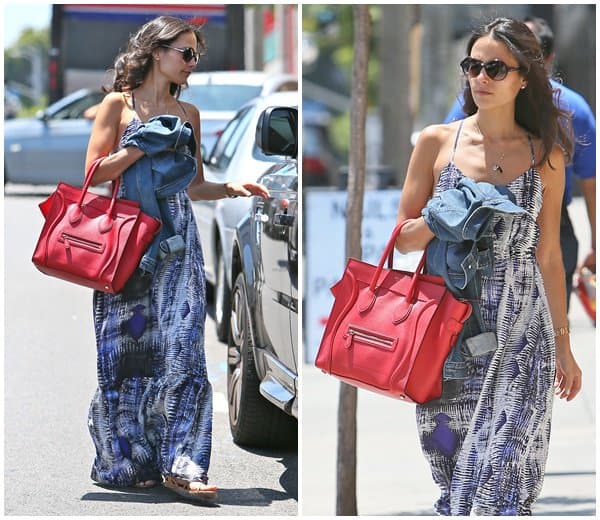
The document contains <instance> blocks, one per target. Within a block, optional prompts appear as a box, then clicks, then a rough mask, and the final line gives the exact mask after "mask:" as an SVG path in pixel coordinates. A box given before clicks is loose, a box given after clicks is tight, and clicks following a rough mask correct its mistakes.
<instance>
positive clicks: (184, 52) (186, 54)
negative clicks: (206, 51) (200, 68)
mask: <svg viewBox="0 0 600 520" xmlns="http://www.w3.org/2000/svg"><path fill="white" fill-rule="evenodd" d="M161 47H166V48H167V49H173V50H174V51H178V52H180V53H181V57H182V58H183V61H185V62H186V63H189V62H190V61H192V60H195V61H196V63H198V59H199V58H200V55H199V54H198V53H197V52H196V51H195V49H192V48H191V47H185V48H183V49H182V48H180V47H171V46H170V45H161Z"/></svg>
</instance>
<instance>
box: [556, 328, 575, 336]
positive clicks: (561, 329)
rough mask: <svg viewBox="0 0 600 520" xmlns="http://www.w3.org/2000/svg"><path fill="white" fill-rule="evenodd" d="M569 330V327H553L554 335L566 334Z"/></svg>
mask: <svg viewBox="0 0 600 520" xmlns="http://www.w3.org/2000/svg"><path fill="white" fill-rule="evenodd" d="M570 332H571V331H570V330H569V327H558V328H557V329H554V337H555V338H557V337H559V336H568V335H569V334H570Z"/></svg>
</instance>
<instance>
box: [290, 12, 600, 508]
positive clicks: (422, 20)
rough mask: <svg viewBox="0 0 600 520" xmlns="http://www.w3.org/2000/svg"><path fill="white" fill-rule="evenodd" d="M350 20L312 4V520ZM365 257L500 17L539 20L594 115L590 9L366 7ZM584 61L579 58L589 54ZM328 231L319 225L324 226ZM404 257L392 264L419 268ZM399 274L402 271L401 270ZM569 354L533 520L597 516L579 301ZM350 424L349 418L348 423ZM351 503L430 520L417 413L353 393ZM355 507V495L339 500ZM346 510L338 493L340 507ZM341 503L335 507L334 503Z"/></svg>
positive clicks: (323, 427)
mask: <svg viewBox="0 0 600 520" xmlns="http://www.w3.org/2000/svg"><path fill="white" fill-rule="evenodd" d="M353 15H354V8H353V7H352V6H347V5H325V4H319V5H304V6H303V11H302V20H303V25H302V45H303V53H302V59H303V69H302V74H303V114H304V116H303V142H304V146H303V150H304V153H303V180H304V193H303V196H304V201H305V213H304V226H305V227H304V236H305V240H304V244H303V245H304V248H303V252H304V258H305V263H304V269H305V270H304V293H303V294H304V313H303V325H304V326H303V340H304V361H305V365H304V368H303V373H302V378H303V390H304V393H303V416H302V453H303V456H302V469H303V472H302V473H303V475H302V493H301V511H302V513H303V514H305V515H331V514H335V513H336V492H337V490H338V488H339V487H340V486H339V480H336V479H337V478H338V477H339V475H336V471H337V469H336V459H337V457H338V451H337V450H338V439H339V433H338V429H339V428H344V427H345V426H348V424H349V423H350V422H351V421H350V420H348V421H344V422H342V424H341V425H340V424H339V422H338V420H339V419H338V418H339V415H338V413H339V408H340V406H341V405H340V403H341V400H340V399H339V387H340V385H339V382H338V381H337V380H336V379H335V378H333V377H331V376H328V375H324V374H322V373H321V372H320V371H319V370H317V369H315V367H314V365H313V362H314V358H315V356H316V353H317V351H318V348H319V343H320V338H321V337H322V334H323V331H324V327H325V324H326V322H327V317H328V314H329V311H330V309H331V305H332V303H333V298H332V296H331V294H330V292H329V288H330V287H331V286H332V285H333V284H334V283H335V282H336V281H337V280H339V278H340V276H341V274H342V272H343V268H344V264H345V258H344V250H345V247H344V235H345V223H344V219H345V215H344V211H345V208H346V206H345V200H346V192H345V188H346V185H347V180H348V174H349V172H348V156H349V154H350V153H352V150H351V149H350V106H351V103H353V102H354V100H353V99H352V98H351V95H352V81H351V79H352V66H353V56H354V52H355V49H356V47H355V46H356V45H357V42H356V40H355V39H354V29H355V27H356V26H355V25H353V24H354V18H353ZM369 15H370V19H371V33H370V43H369V47H370V55H369V63H368V84H367V96H368V112H367V117H366V131H365V139H366V186H367V192H366V193H365V203H364V213H363V220H362V246H363V251H362V252H363V258H364V260H365V261H367V262H370V263H374V262H375V263H377V260H378V259H379V258H380V256H381V252H382V251H383V248H384V246H385V244H386V242H387V240H388V238H389V233H390V232H391V230H392V229H393V226H394V224H395V218H396V214H397V203H398V198H399V190H401V188H402V184H403V181H404V176H405V172H406V167H407V164H408V159H409V157H410V153H411V151H412V148H413V146H414V143H415V142H416V138H417V136H418V134H419V132H420V131H421V130H422V129H423V128H424V127H425V126H427V125H430V124H435V123H441V122H443V121H444V119H445V117H446V114H447V113H448V111H449V109H450V107H451V105H452V104H453V103H454V101H455V100H456V97H457V95H458V94H459V93H460V92H461V90H462V81H463V80H462V78H461V75H460V73H459V67H458V63H459V62H460V60H461V59H462V58H463V57H464V55H465V49H466V42H467V39H468V37H469V35H470V33H471V29H472V28H474V27H478V26H480V25H482V24H483V23H485V22H486V21H491V20H492V19H494V18H496V17H498V16H508V17H513V18H517V19H524V18H525V17H526V16H540V17H542V18H544V19H546V20H547V21H548V22H549V25H550V27H552V29H553V31H554V43H555V49H554V50H555V54H556V57H555V62H554V70H553V76H554V77H555V78H560V79H559V81H562V82H564V84H565V85H566V86H568V87H570V88H572V89H574V90H575V91H577V92H578V93H580V94H581V95H582V96H583V97H584V99H585V100H586V101H587V103H588V104H589V105H590V107H591V109H592V111H593V112H594V113H595V101H596V99H595V96H596V87H595V85H596V66H595V49H596V40H595V33H596V23H595V22H596V11H595V6H592V5H578V4H570V5H566V4H564V5H550V4H547V5H534V4H520V5H517V4H511V5H503V4H489V5H475V4H469V5H437V4H436V5H423V4H416V5H369ZM584 46H585V47H586V48H589V49H590V52H589V54H587V55H586V56H585V57H584V56H583V55H582V53H581V49H582V48H583V47H584ZM581 195H582V194H581V192H580V191H579V187H578V185H577V181H576V182H575V197H574V199H573V202H572V203H571V204H570V205H569V213H570V215H571V219H572V221H573V223H574V226H575V232H576V235H577V237H578V239H579V261H580V262H581V261H582V260H583V258H584V257H585V255H587V253H588V252H589V251H590V248H591V234H590V223H589V219H588V214H587V211H586V204H585V201H584V198H583V197H582V196H581ZM325 222H326V223H327V225H323V223H325ZM412 262H413V264H412V265H411V260H410V259H406V258H403V257H402V256H401V255H399V254H396V261H395V266H397V267H398V268H401V267H402V268H407V267H408V268H410V267H414V265H415V263H414V259H413V260H412ZM400 264H402V265H400ZM569 321H570V326H571V330H572V332H571V344H572V346H573V352H574V355H575V357H576V359H577V361H578V363H579V365H580V366H581V368H582V370H583V390H582V393H581V395H579V396H577V398H576V399H575V400H574V401H572V402H570V403H566V402H564V401H562V400H556V401H555V407H554V415H553V423H552V437H551V445H550V453H549V459H548V466H547V474H546V479H545V484H544V488H543V490H542V495H541V497H540V499H539V501H538V502H537V503H536V505H535V507H534V514H537V515H546V514H547V515H595V512H596V507H595V502H596V493H595V483H596V469H595V461H596V458H595V457H596V444H595V439H596V433H595V409H596V401H595V372H596V356H595V344H596V341H595V339H596V337H595V326H594V324H593V323H592V321H591V320H590V318H589V317H588V315H587V314H586V312H585V311H584V309H583V307H582V306H581V304H580V302H579V300H578V298H577V296H576V295H575V294H573V295H572V297H571V310H570V313H569ZM346 415H350V414H346ZM356 416H357V443H358V445H357V450H356V451H357V457H358V464H357V468H356V478H357V484H356V489H357V499H358V514H361V515H433V514H435V513H434V510H433V503H434V502H435V500H437V498H438V497H439V491H438V489H437V487H436V486H435V484H434V483H433V480H432V477H431V474H430V471H429V467H428V466H427V463H426V461H425V458H424V456H423V455H422V453H421V448H420V446H419V442H418V436H417V431H416V424H415V423H416V418H415V410H414V406H411V405H406V404H405V403H401V402H397V401H394V400H392V399H387V398H385V397H382V396H379V395H376V394H372V393H369V392H366V391H362V390H359V392H358V408H357V412H356ZM344 496H345V498H346V501H349V496H348V493H346V494H344ZM338 499H339V495H338ZM338 505H339V502H338Z"/></svg>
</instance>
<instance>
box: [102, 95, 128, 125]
mask: <svg viewBox="0 0 600 520" xmlns="http://www.w3.org/2000/svg"><path fill="white" fill-rule="evenodd" d="M125 106H126V101H125V98H124V95H123V93H122V92H109V93H108V94H106V96H104V99H103V100H102V101H101V103H100V106H99V107H98V113H97V116H96V119H100V120H111V121H115V120H120V119H121V113H122V111H123V108H124V107H125Z"/></svg>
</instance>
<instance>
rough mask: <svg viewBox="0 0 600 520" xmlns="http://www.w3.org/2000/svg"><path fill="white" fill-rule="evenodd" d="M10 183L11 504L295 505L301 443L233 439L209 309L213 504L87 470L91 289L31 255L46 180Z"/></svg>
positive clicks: (279, 509) (75, 511)
mask: <svg viewBox="0 0 600 520" xmlns="http://www.w3.org/2000/svg"><path fill="white" fill-rule="evenodd" d="M31 192H33V193H31ZM6 193H7V194H6V196H5V199H4V210H5V213H4V214H5V234H4V251H5V254H4V268H5V278H4V280H5V287H4V296H5V302H4V303H5V328H4V332H5V358H4V374H5V383H4V399H5V407H4V409H5V423H4V424H5V437H4V439H5V445H4V454H5V459H4V472H5V473H4V474H5V480H4V503H5V511H4V512H5V515H44V516H57V515H69V516H80V515H98V516H109V515H111V516H112V515H115V516H116V515H119V516H124V515H136V516H137V515H139V516H154V515H160V516H170V515H232V516H233V515H236V516H237V515H252V516H255V515H296V514H297V510H298V507H297V506H298V503H297V497H298V457H297V453H296V452H295V451H294V452H282V451H262V450H261V451H259V450H247V449H242V448H240V447H238V446H236V445H235V444H233V442H232V440H231V435H230V432H229V425H228V419H227V402H226V377H225V369H226V364H225V361H226V351H225V346H224V344H222V343H219V341H218V340H217V339H216V337H215V332H214V329H215V327H214V322H213V320H212V317H210V316H209V318H208V323H207V325H206V356H207V363H208V373H209V377H210V379H211V383H212V385H213V392H214V424H213V451H212V461H211V468H210V472H209V476H210V481H211V483H215V484H217V485H218V486H219V489H220V491H219V499H218V501H217V503H216V504H215V505H213V506H201V505H198V504H195V503H193V502H186V501H184V500H182V499H180V498H178V497H177V496H176V495H174V494H172V493H171V492H170V491H168V490H166V489H164V488H162V487H157V488H153V489H150V490H135V489H114V488H112V489H109V488H105V487H101V486H99V485H97V484H95V483H94V482H93V481H92V480H91V479H90V476H89V474H90V468H91V463H92V460H93V457H94V449H93V445H92V441H91V439H90V436H89V433H88V430H87V410H88V406H89V401H90V399H91V397H92V395H93V393H94V390H95V387H96V357H95V341H94V334H93V326H92V292H91V290H89V289H86V288H83V287H79V286H76V285H73V284H69V283H67V282H63V281H60V280H57V279H54V278H50V277H47V276H45V275H43V274H41V273H40V272H39V271H37V269H36V268H35V267H34V266H33V264H32V263H31V260H30V259H31V254H32V252H33V249H34V247H35V243H36V241H37V237H38V235H39V232H40V230H41V226H42V217H41V214H40V213H39V210H38V208H37V205H38V204H39V203H40V202H41V201H42V200H43V199H44V198H45V196H44V190H43V189H39V188H34V189H32V190H27V189H14V187H13V189H11V187H8V188H7V191H6ZM209 314H212V309H209Z"/></svg>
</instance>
